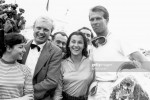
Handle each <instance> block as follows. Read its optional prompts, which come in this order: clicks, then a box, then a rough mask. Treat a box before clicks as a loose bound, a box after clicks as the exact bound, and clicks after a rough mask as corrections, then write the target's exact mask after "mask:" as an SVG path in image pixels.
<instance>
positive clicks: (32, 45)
mask: <svg viewBox="0 0 150 100" xmlns="http://www.w3.org/2000/svg"><path fill="white" fill-rule="evenodd" d="M34 48H37V50H38V52H39V51H40V47H39V46H38V45H36V44H31V49H34Z"/></svg>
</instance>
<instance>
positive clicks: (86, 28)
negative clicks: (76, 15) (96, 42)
mask: <svg viewBox="0 0 150 100" xmlns="http://www.w3.org/2000/svg"><path fill="white" fill-rule="evenodd" d="M83 29H85V30H89V31H90V32H91V38H93V37H94V35H93V32H92V30H91V29H89V28H88V27H82V28H80V29H78V31H80V32H81V30H83Z"/></svg>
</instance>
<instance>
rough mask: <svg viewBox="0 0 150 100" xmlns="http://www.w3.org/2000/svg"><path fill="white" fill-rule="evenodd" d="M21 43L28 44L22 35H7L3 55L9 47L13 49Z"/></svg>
mask: <svg viewBox="0 0 150 100" xmlns="http://www.w3.org/2000/svg"><path fill="white" fill-rule="evenodd" d="M21 43H26V39H25V37H24V36H23V35H22V34H18V33H11V34H6V35H5V36H4V43H3V50H2V54H3V53H4V52H6V47H7V46H9V47H10V48H13V47H14V46H15V45H17V44H21Z"/></svg>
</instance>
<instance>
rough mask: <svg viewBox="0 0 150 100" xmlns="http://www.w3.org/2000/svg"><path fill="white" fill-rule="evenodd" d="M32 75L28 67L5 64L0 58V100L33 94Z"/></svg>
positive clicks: (17, 64)
mask: <svg viewBox="0 0 150 100" xmlns="http://www.w3.org/2000/svg"><path fill="white" fill-rule="evenodd" d="M33 93H34V92H33V85H32V76H31V72H30V70H29V68H28V67H27V66H25V65H22V64H19V63H18V62H16V63H14V64H5V63H3V62H2V61H1V60H0V100H2V99H12V98H18V97H22V96H24V95H26V94H33Z"/></svg>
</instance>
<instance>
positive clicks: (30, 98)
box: [5, 94, 34, 100]
mask: <svg viewBox="0 0 150 100" xmlns="http://www.w3.org/2000/svg"><path fill="white" fill-rule="evenodd" d="M5 100H34V99H33V95H32V94H27V95H25V96H23V97H19V98H14V99H5Z"/></svg>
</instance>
